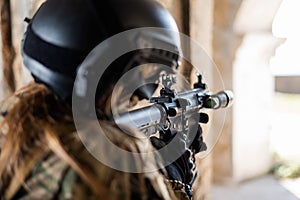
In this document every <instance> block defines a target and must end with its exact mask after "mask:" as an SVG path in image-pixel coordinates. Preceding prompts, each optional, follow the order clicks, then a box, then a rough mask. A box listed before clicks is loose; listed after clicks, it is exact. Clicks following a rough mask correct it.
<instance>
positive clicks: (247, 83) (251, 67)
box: [213, 0, 281, 183]
mask: <svg viewBox="0 0 300 200" xmlns="http://www.w3.org/2000/svg"><path fill="white" fill-rule="evenodd" d="M280 1H281V0H275V1H273V0H266V1H259V0H243V1H241V0H224V1H219V2H218V4H215V10H214V40H213V47H214V49H213V50H214V61H215V62H216V64H217V66H218V67H219V70H220V72H221V74H222V76H223V80H224V83H225V88H226V89H233V90H234V94H235V103H234V107H233V109H230V110H229V112H228V113H227V117H226V122H225V125H224V128H223V133H222V135H221V138H220V140H219V143H218V145H217V146H216V148H215V149H214V160H213V161H214V180H215V181H216V182H219V183H220V182H223V183H224V182H228V181H229V182H232V181H233V182H239V181H243V180H245V179H250V178H253V177H256V176H259V175H262V174H265V173H267V172H268V171H269V170H270V166H271V152H270V150H269V142H270V138H269V131H270V121H269V120H268V119H269V108H270V106H271V105H270V104H271V102H272V91H273V80H272V77H271V73H270V68H269V61H270V58H271V56H272V55H273V53H274V51H275V48H276V46H277V45H278V42H277V40H275V39H274V38H273V37H272V34H271V26H272V21H273V18H274V15H275V13H276V10H277V9H278V6H279V4H280Z"/></svg>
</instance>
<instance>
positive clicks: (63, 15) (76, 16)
mask: <svg viewBox="0 0 300 200" xmlns="http://www.w3.org/2000/svg"><path fill="white" fill-rule="evenodd" d="M142 27H158V28H165V29H169V30H171V31H175V32H178V29H177V26H176V23H175V21H174V19H173V18H172V16H171V15H170V14H169V12H168V11H167V10H166V9H165V8H163V7H162V6H161V5H160V4H159V3H158V2H156V1H155V0H126V1H124V0H108V1H101V0H47V1H46V2H45V3H43V4H42V6H41V7H40V8H39V10H38V11H37V12H36V14H35V15H34V17H33V18H32V19H31V20H30V21H29V25H28V27H27V31H26V33H25V34H24V39H23V42H22V55H23V61H24V65H25V66H26V67H27V68H28V69H29V70H30V72H31V73H32V75H33V77H34V78H35V80H36V81H37V82H40V83H43V84H45V85H47V86H48V87H49V88H50V89H51V90H52V91H53V93H54V94H56V95H57V96H58V97H59V98H60V99H62V100H63V101H67V102H68V101H70V100H71V99H70V98H71V97H72V91H73V87H74V80H75V77H76V75H77V72H78V67H79V66H80V65H81V64H82V62H83V61H84V60H85V58H86V57H87V55H88V54H89V53H90V52H91V51H92V50H93V49H94V48H95V47H96V46H97V45H98V44H100V43H101V42H103V41H104V40H105V39H107V38H109V37H111V36H113V35H115V34H118V33H121V32H123V31H126V30H130V29H135V28H142ZM163 37H164V38H167V40H164V42H165V43H168V44H169V45H171V46H172V47H173V49H174V52H179V49H180V48H179V43H180V42H179V41H178V40H177V39H176V38H174V37H173V36H169V37H168V36H167V37H166V35H164V36H163ZM151 52H154V51H151ZM159 52H160V53H159ZM139 53H141V51H136V52H130V53H128V54H126V55H124V56H122V57H120V58H119V59H117V60H116V61H115V62H114V63H113V64H112V67H111V68H110V70H108V71H107V72H106V73H107V74H106V76H103V77H104V79H105V78H108V79H111V77H112V75H111V74H109V73H113V76H114V77H115V79H117V78H119V77H120V76H121V75H122V73H124V70H123V69H122V67H123V66H125V65H126V64H128V62H131V63H133V62H132V57H134V56H135V55H136V54H139ZM161 53H162V52H161V51H158V53H157V52H156V53H152V54H151V53H150V54H149V53H147V55H148V57H147V58H148V59H149V62H152V61H151V59H152V60H155V62H158V63H162V64H165V65H168V66H170V67H173V66H174V65H175V66H176V67H178V60H179V56H178V54H177V55H176V54H173V53H168V54H164V56H160V54H161ZM166 55H167V56H166ZM146 60H147V59H146ZM126 70H128V69H126ZM102 82H104V83H106V82H108V81H107V80H104V81H102ZM103 87H105V85H104V86H103Z"/></svg>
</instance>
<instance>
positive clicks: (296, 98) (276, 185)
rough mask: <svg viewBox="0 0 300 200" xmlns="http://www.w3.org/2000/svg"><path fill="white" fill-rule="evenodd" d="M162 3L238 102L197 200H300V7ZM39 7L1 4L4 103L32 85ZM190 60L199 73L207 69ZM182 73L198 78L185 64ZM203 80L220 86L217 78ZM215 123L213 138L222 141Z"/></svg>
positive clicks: (205, 162)
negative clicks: (33, 27) (26, 41)
mask: <svg viewBox="0 0 300 200" xmlns="http://www.w3.org/2000/svg"><path fill="white" fill-rule="evenodd" d="M159 1H160V2H161V3H163V4H164V6H165V7H166V8H168V9H169V10H170V12H171V13H172V14H173V16H174V17H175V19H176V21H177V23H178V25H179V27H180V31H181V32H183V33H185V34H187V35H189V36H190V37H191V38H192V39H193V40H195V41H196V42H198V43H199V44H200V45H201V46H202V47H203V48H204V49H205V51H206V52H207V53H208V55H209V56H210V57H211V58H212V60H213V61H214V62H215V64H216V66H217V67H218V70H219V72H220V73H221V76H222V79H223V82H224V84H225V88H226V89H232V90H233V91H234V94H235V103H234V106H233V107H232V108H230V109H228V110H227V116H226V121H225V124H224V127H223V129H222V133H221V137H220V138H219V140H218V143H217V145H216V146H215V148H214V150H213V152H212V153H210V154H209V155H208V156H206V157H205V158H204V159H203V158H202V159H199V160H198V162H199V163H198V164H199V174H200V175H199V177H198V180H197V183H196V185H195V187H194V190H195V198H194V199H213V200H218V199H222V200H224V199H230V200H232V199H244V200H247V199H264V200H266V199H272V200H273V199H284V200H285V199H287V200H289V199H291V200H293V199H300V179H299V178H298V177H299V176H300V145H299V142H300V62H299V58H300V53H299V52H300V25H299V23H298V20H299V19H300V12H299V10H300V1H299V0H263V1H261V0H221V1H217V0H159ZM41 2H42V1H40V0H35V1H34V0H0V8H1V34H0V37H1V42H0V46H1V55H0V83H1V84H0V99H1V100H2V99H4V98H5V97H6V96H8V95H10V94H11V93H12V92H14V91H15V90H17V89H19V88H21V87H22V86H24V85H25V84H26V83H28V82H29V81H31V76H30V74H29V73H28V72H27V71H26V69H25V68H22V60H21V56H20V43H21V38H22V35H23V33H24V30H25V26H26V23H25V22H24V21H23V20H24V18H25V17H31V16H32V14H33V13H34V12H35V10H36V9H37V8H38V6H39V5H40V4H41ZM186 48H189V47H186ZM190 52H191V58H192V60H193V61H194V62H195V63H197V65H198V66H200V68H201V66H204V65H206V64H207V62H206V61H205V59H204V60H202V59H201V57H200V56H199V55H197V52H195V51H194V50H193V49H190ZM182 73H183V74H184V75H185V76H186V77H187V78H188V79H189V80H194V78H195V77H194V70H193V68H192V67H191V66H189V65H187V64H185V63H184V64H183V67H182ZM205 73H207V74H209V76H208V77H204V78H206V79H207V80H208V79H209V80H210V81H212V82H215V83H219V82H220V80H217V79H216V77H219V76H217V75H216V74H214V73H215V72H213V71H211V72H205ZM214 92H217V91H214ZM216 119H218V118H216ZM214 123H218V121H216V120H214V121H213V122H212V124H211V126H212V131H210V132H209V134H218V133H214V132H213V131H214V130H213V127H214Z"/></svg>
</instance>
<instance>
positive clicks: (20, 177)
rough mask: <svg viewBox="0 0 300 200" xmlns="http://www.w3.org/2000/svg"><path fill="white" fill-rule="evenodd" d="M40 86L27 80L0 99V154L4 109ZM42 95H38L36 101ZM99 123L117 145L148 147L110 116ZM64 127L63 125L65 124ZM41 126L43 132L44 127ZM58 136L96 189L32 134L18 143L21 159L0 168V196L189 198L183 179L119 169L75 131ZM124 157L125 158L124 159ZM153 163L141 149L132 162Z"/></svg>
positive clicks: (5, 134)
mask: <svg viewBox="0 0 300 200" xmlns="http://www.w3.org/2000/svg"><path fill="white" fill-rule="evenodd" d="M40 87H43V86H41V85H37V84H31V85H29V86H28V87H26V88H25V89H23V90H21V91H19V92H18V93H16V94H15V95H13V96H12V97H10V98H8V99H6V100H4V101H3V102H2V103H1V104H0V128H1V129H0V158H2V156H3V155H2V153H3V150H4V149H2V147H3V148H4V147H5V146H3V145H4V143H5V140H6V137H8V126H7V125H6V123H7V121H6V122H5V119H6V117H7V115H8V114H9V113H10V112H11V110H14V108H15V107H17V106H20V105H19V104H20V103H23V102H27V99H26V98H31V96H38V95H36V93H39V92H40V90H41V88H40ZM49 95H50V96H51V94H50V93H49V94H46V95H45V96H49ZM47 98H48V97H47ZM43 101H44V99H43V98H42V99H41V100H40V104H42V103H43ZM21 106H22V105H21ZM25 107H26V106H25ZM33 113H35V112H33ZM37 115H38V114H37ZM34 117H36V116H34ZM2 122H3V123H2ZM33 122H34V121H33ZM14 123H19V122H18V121H15V122H14ZM100 124H101V126H102V129H103V130H105V132H109V135H107V136H108V137H109V139H110V140H111V141H112V142H113V143H114V144H116V145H118V146H119V147H121V148H123V149H125V150H127V151H129V152H149V151H152V146H151V145H149V144H148V143H147V144H146V142H145V141H143V140H138V139H136V138H133V137H131V136H128V135H126V134H124V133H122V132H121V131H120V130H119V129H118V128H116V127H114V125H112V124H110V123H109V122H105V121H103V122H100ZM31 125H32V127H35V125H34V123H31V124H29V127H30V126H31ZM62 127H64V126H63V124H62ZM40 128H41V127H40ZM41 130H43V128H41ZM58 130H59V128H58ZM70 130H71V129H70ZM39 132H42V133H43V131H39ZM58 132H59V131H58ZM10 134H11V133H10ZM58 138H59V142H60V143H61V144H62V146H64V147H65V150H66V152H67V153H68V155H69V156H70V157H71V158H73V159H74V160H75V161H76V162H77V163H80V166H81V167H83V168H85V171H86V172H88V173H90V174H91V175H92V177H94V179H95V180H88V181H95V182H96V183H97V185H98V186H99V187H98V188H97V189H98V190H97V194H95V192H94V191H95V190H92V189H91V188H90V187H89V184H87V181H86V180H85V179H84V178H83V177H82V176H81V174H80V173H78V169H77V168H76V167H75V168H74V167H73V166H71V165H70V164H69V163H70V162H67V161H65V160H64V156H62V155H58V154H57V153H55V152H54V151H55V149H54V151H53V148H51V144H49V143H48V146H47V145H45V144H44V143H43V142H40V143H41V144H42V145H41V144H40V145H37V144H38V143H39V142H36V141H33V140H35V138H34V139H31V140H30V141H29V143H30V142H31V143H32V145H30V144H29V145H28V144H27V143H26V145H25V146H27V148H25V147H24V148H20V149H21V150H20V152H19V155H18V157H20V160H21V161H20V162H17V164H16V166H17V167H15V168H13V169H12V170H9V169H7V170H3V174H1V173H0V178H1V179H0V195H1V199H174V198H175V199H176V197H175V195H174V194H176V196H177V197H179V198H181V199H187V196H186V194H185V193H184V186H183V185H182V184H180V183H172V184H170V183H169V182H168V181H166V179H165V178H164V176H163V175H162V174H161V173H160V172H158V171H155V172H151V173H141V174H133V173H125V172H121V171H117V170H114V169H112V168H110V167H108V166H105V165H104V164H102V163H100V162H99V161H97V160H96V159H95V158H94V157H93V156H92V155H91V154H90V153H89V152H88V151H87V150H86V149H85V148H84V146H83V145H82V143H81V141H80V140H79V137H78V135H77V134H76V133H74V132H73V131H70V132H69V131H67V129H66V130H64V129H62V130H61V132H60V133H59V134H58ZM37 140H38V139H37ZM41 141H43V140H41ZM46 144H47V143H46ZM37 146H39V147H38V148H37ZM28 147H29V148H28ZM101 148H102V149H103V150H104V151H105V154H106V155H107V156H110V157H111V156H114V159H124V158H120V157H119V155H116V154H114V152H110V149H109V146H105V144H103V146H101ZM2 159H3V158H2ZM22 163H23V164H22ZM122 163H123V164H124V165H126V164H128V163H126V159H124V162H122ZM139 163H143V165H142V166H141V165H139ZM153 165H156V161H155V159H154V156H152V157H151V158H149V157H144V156H142V154H141V156H140V158H139V160H137V161H136V166H139V167H141V168H145V169H146V168H148V167H151V166H153ZM75 166H76V165H75ZM3 168H5V167H3ZM10 171H12V172H10ZM79 171H80V170H79ZM10 173H11V174H10ZM90 177H91V176H90ZM170 188H172V189H173V190H172V189H170ZM174 191H175V192H174Z"/></svg>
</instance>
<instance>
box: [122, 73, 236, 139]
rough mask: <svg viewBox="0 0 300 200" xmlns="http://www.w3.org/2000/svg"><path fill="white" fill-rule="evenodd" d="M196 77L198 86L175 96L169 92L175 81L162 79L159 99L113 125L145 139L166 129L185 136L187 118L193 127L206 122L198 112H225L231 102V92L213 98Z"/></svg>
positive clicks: (203, 114) (187, 128) (218, 94)
mask: <svg viewBox="0 0 300 200" xmlns="http://www.w3.org/2000/svg"><path fill="white" fill-rule="evenodd" d="M197 76H198V82H197V83H195V84H194V89H191V90H188V91H184V92H179V93H176V91H175V90H173V89H172V88H171V87H172V85H173V84H174V83H176V77H175V76H172V75H163V76H162V85H163V88H162V89H161V90H160V96H159V97H153V98H151V99H150V102H149V103H150V104H151V105H149V106H146V107H142V108H139V109H136V110H132V111H129V112H127V113H124V114H121V115H120V116H119V117H118V118H117V119H116V123H117V124H119V125H126V126H133V127H136V128H138V129H139V130H140V131H142V132H144V133H145V134H146V135H147V136H151V135H153V134H156V133H157V132H158V131H166V130H168V129H173V130H176V131H177V132H181V133H182V134H183V135H184V136H186V135H187V134H188V131H189V125H190V124H191V123H190V122H189V121H190V119H191V118H193V120H194V121H195V119H197V120H198V121H197V122H196V123H197V124H198V122H200V123H207V122H208V121H209V116H208V115H207V114H206V113H202V112H200V111H201V110H202V109H220V108H226V107H228V106H230V105H231V103H232V101H233V94H232V92H231V91H221V92H219V93H217V94H210V93H208V92H206V89H207V87H206V84H204V83H203V81H202V76H201V75H200V74H198V75H197ZM193 123H195V122H193Z"/></svg>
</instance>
